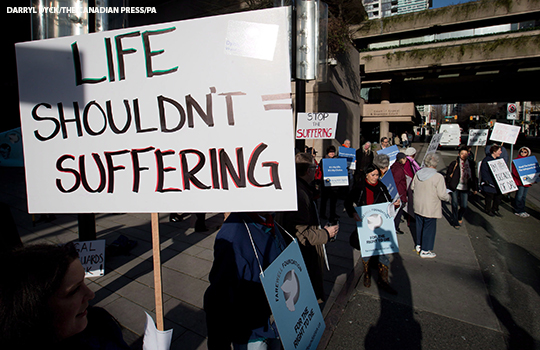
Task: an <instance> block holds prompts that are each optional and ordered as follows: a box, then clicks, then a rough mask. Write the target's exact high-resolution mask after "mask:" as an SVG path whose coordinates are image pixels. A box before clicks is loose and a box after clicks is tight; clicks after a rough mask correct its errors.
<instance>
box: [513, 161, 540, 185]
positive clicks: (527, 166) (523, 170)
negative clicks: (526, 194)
mask: <svg viewBox="0 0 540 350" xmlns="http://www.w3.org/2000/svg"><path fill="white" fill-rule="evenodd" d="M513 162H514V165H515V167H516V170H517V172H518V174H519V178H520V179H521V183H523V184H524V185H531V184H533V183H535V182H539V181H540V166H538V160H536V157H535V156H532V157H525V158H519V159H514V160H513Z"/></svg>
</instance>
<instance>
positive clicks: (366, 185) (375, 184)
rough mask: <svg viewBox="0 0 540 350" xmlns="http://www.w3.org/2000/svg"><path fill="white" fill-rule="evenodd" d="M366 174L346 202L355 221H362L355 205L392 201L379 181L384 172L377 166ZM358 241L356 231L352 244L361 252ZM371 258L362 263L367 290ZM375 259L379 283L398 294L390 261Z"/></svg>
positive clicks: (396, 204)
mask: <svg viewBox="0 0 540 350" xmlns="http://www.w3.org/2000/svg"><path fill="white" fill-rule="evenodd" d="M387 157H388V156H387ZM364 174H366V175H365V178H364V179H363V180H362V181H359V182H357V183H355V185H354V187H353V188H352V190H351V192H349V195H348V196H347V198H346V199H345V202H344V206H345V209H346V210H347V214H348V215H349V217H351V218H353V219H354V220H355V221H362V219H361V218H360V216H359V215H358V213H357V212H356V210H355V208H354V207H355V205H356V206H357V207H360V206H364V205H371V204H376V203H385V202H391V201H392V198H391V197H390V194H389V193H388V189H387V188H386V186H385V185H384V184H383V183H382V182H381V181H379V179H380V178H381V177H382V172H381V170H380V169H379V168H378V167H377V166H376V165H374V164H371V165H368V166H367V167H366V168H365V169H364ZM394 205H395V206H396V207H399V206H400V205H401V202H400V200H399V199H398V200H397V201H396V202H395V203H394ZM358 239H359V238H358V234H357V231H356V229H355V230H354V231H353V233H352V234H351V238H350V243H351V245H352V246H353V247H354V248H356V249H358V250H360V242H359V241H358ZM371 258H372V257H368V258H362V262H363V263H364V286H365V287H366V288H369V287H371V271H370V269H369V267H370V261H371ZM375 259H378V261H379V263H378V271H379V276H380V279H379V280H378V281H377V283H378V284H379V286H380V287H381V288H382V289H383V290H385V291H387V292H388V293H391V294H397V292H396V290H395V289H394V288H392V287H391V286H390V284H389V283H388V265H389V264H390V260H389V259H388V257H387V256H386V255H377V256H375Z"/></svg>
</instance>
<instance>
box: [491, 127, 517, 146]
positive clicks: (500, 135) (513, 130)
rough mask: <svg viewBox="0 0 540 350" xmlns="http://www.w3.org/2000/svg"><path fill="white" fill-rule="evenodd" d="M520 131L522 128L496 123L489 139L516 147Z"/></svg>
mask: <svg viewBox="0 0 540 350" xmlns="http://www.w3.org/2000/svg"><path fill="white" fill-rule="evenodd" d="M520 130H521V127H520V126H516V125H509V124H505V123H495V125H494V126H493V131H492V132H491V136H490V138H489V139H490V140H493V141H500V142H504V143H510V144H512V145H514V144H515V143H516V140H517V138H518V136H519V131H520Z"/></svg>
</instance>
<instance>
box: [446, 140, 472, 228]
mask: <svg viewBox="0 0 540 350" xmlns="http://www.w3.org/2000/svg"><path fill="white" fill-rule="evenodd" d="M446 188H448V189H449V190H450V191H452V193H450V195H451V197H452V225H453V226H454V228H455V229H459V228H460V227H461V224H462V223H463V214H464V213H465V211H466V210H467V207H468V202H469V191H472V192H473V194H476V193H477V192H478V178H477V176H476V163H475V162H474V160H472V159H469V150H468V148H467V146H463V147H461V148H460V149H459V155H458V157H457V158H456V160H454V161H453V162H452V163H450V165H448V168H447V169H446Z"/></svg>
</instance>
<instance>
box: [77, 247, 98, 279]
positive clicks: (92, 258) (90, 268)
mask: <svg viewBox="0 0 540 350" xmlns="http://www.w3.org/2000/svg"><path fill="white" fill-rule="evenodd" d="M74 244H75V248H76V249H77V252H78V253H79V260H80V261H81V264H82V266H83V267H84V271H85V277H87V278H88V277H99V276H103V275H105V240H104V239H98V240H95V241H84V242H75V243H74Z"/></svg>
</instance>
